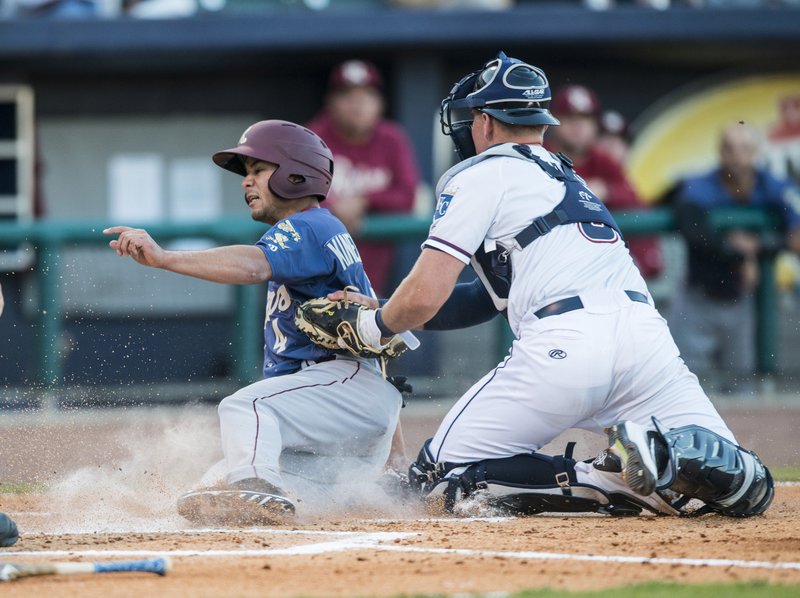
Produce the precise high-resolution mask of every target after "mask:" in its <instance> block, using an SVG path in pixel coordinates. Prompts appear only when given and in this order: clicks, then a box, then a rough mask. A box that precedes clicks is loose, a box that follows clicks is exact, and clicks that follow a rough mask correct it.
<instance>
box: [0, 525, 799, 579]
mask: <svg viewBox="0 0 800 598" xmlns="http://www.w3.org/2000/svg"><path fill="white" fill-rule="evenodd" d="M261 531H262V532H263V531H264V530H261ZM298 531H299V530H298ZM239 533H241V530H239ZM301 533H302V532H301ZM411 536H419V534H417V533H412V532H375V533H359V532H356V533H352V532H351V534H349V535H348V536H347V537H345V538H342V539H339V540H332V541H329V542H315V543H311V544H301V545H299V546H290V547H285V548H272V549H227V550H167V551H163V550H48V551H33V550H30V551H3V552H2V553H0V556H2V557H3V559H4V560H5V559H8V558H15V557H39V558H41V557H48V558H63V557H101V558H109V557H140V558H142V557H147V556H172V557H209V558H210V557H228V558H240V557H268V556H300V555H312V554H326V553H334V552H345V551H357V550H370V551H376V552H407V553H416V554H438V555H456V556H467V557H469V556H475V557H499V558H507V559H525V560H542V561H578V562H597V563H624V564H640V565H643V564H648V565H673V566H674V565H680V566H686V567H734V568H741V569H773V570H775V569H778V570H792V571H800V563H796V562H769V561H746V560H741V559H693V558H661V557H643V556H626V555H596V554H567V553H556V552H534V551H517V552H510V551H502V550H476V549H465V548H431V547H424V546H402V545H398V544H394V543H393V544H386V542H394V541H396V540H403V539H406V538H409V537H411Z"/></svg>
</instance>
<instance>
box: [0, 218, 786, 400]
mask: <svg viewBox="0 0 800 598" xmlns="http://www.w3.org/2000/svg"><path fill="white" fill-rule="evenodd" d="M615 217H616V219H617V222H618V223H619V225H620V228H621V229H622V231H623V233H624V234H626V235H628V236H634V235H645V234H665V233H668V232H671V231H674V230H675V220H674V216H673V214H672V211H671V210H670V209H669V208H667V207H659V208H655V209H652V210H645V211H636V212H617V213H615ZM110 225H111V224H110V223H107V222H87V221H78V220H74V221H72V220H49V219H44V220H38V221H30V222H21V223H9V222H0V249H3V248H13V247H15V246H18V245H20V244H24V243H28V244H30V245H32V246H33V247H34V248H35V255H36V260H35V266H34V273H35V275H36V276H37V278H38V285H39V305H38V307H37V310H36V313H37V320H38V321H37V328H38V338H37V346H36V357H35V359H36V362H37V365H36V368H35V371H36V375H35V381H36V382H37V383H38V384H39V385H41V386H42V387H44V388H48V387H59V386H61V385H62V384H63V383H64V380H63V376H62V367H63V364H62V360H61V359H60V356H59V344H58V338H59V335H60V333H61V329H62V325H63V322H64V319H65V317H66V315H65V313H64V310H63V304H64V296H63V293H65V292H66V289H65V288H63V287H62V285H61V284H60V283H59V281H60V280H62V278H63V276H62V270H63V264H62V263H61V256H62V255H63V253H64V249H65V248H70V247H75V246H85V245H98V246H99V245H104V244H107V243H108V240H109V239H108V237H106V236H104V235H103V234H102V231H103V229H104V228H107V227H108V226H110ZM712 225H713V226H716V227H719V228H721V229H724V228H731V227H744V228H748V229H751V230H754V231H774V230H775V226H776V220H775V217H774V215H773V214H771V213H769V212H767V211H764V210H758V209H749V208H737V209H726V210H719V211H717V212H715V213H714V216H713V220H712ZM429 226H430V219H429V218H425V217H419V216H410V215H392V216H372V217H370V218H368V219H367V221H366V223H365V226H364V229H363V232H362V234H363V237H365V238H374V239H381V240H397V241H399V240H408V239H422V238H424V236H425V235H426V234H427V231H428V228H429ZM146 228H147V230H148V231H149V232H150V233H151V234H152V235H153V237H155V238H156V239H158V240H159V241H168V240H176V239H183V238H196V237H203V238H208V239H212V240H214V241H215V242H217V243H219V244H226V243H246V242H248V240H252V241H253V242H255V241H256V240H257V239H258V238H259V237H260V236H261V235H262V234H263V232H264V230H265V225H264V224H261V223H258V222H253V221H251V220H246V219H243V218H239V217H227V218H221V219H218V220H214V221H209V222H193V223H190V222H180V223H179V222H161V223H152V224H147V226H146ZM262 295H263V288H262V287H261V286H260V285H242V286H237V287H236V297H235V304H236V308H235V313H234V317H233V326H232V327H231V338H230V343H231V346H232V353H233V364H234V370H233V375H234V376H235V377H236V378H237V380H238V381H239V382H241V383H244V382H249V381H251V380H252V379H253V378H254V376H257V374H258V367H259V364H260V363H261V350H260V348H259V344H260V343H259V342H257V339H256V338H255V336H256V335H258V336H259V337H260V334H261V332H260V330H259V329H258V327H253V326H251V325H250V324H252V322H254V321H255V322H257V321H259V320H260V319H261V314H260V310H261V302H262ZM757 312H758V313H757V332H758V334H757V341H756V342H757V347H756V349H757V356H758V367H759V371H761V372H762V373H765V374H769V373H773V372H774V371H775V369H776V364H777V362H778V359H777V353H778V329H777V326H778V321H777V320H778V319H777V312H778V310H777V287H776V284H775V275H774V259H773V256H764V257H763V258H762V259H761V279H760V286H759V288H758V293H757ZM498 326H500V327H502V333H501V334H500V335H498V338H499V339H500V341H499V343H498V347H497V352H498V355H499V356H501V355H502V354H504V353H505V352H506V351H507V349H508V346H509V345H510V343H511V340H512V337H511V334H510V331H509V329H508V326H507V324H506V323H505V321H504V320H503V319H502V318H498ZM250 334H252V335H253V337H254V338H250ZM8 349H10V348H8Z"/></svg>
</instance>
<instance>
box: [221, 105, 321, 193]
mask: <svg viewBox="0 0 800 598" xmlns="http://www.w3.org/2000/svg"><path fill="white" fill-rule="evenodd" d="M244 158H255V159H256V160H263V161H265V162H270V163H272V164H275V165H276V166H277V169H276V170H275V172H274V173H273V174H272V177H271V178H270V179H269V190H270V191H272V193H274V194H275V195H277V196H278V197H280V198H281V199H300V198H301V197H307V196H309V195H316V196H317V197H318V198H319V200H320V201H322V200H323V199H325V197H326V196H327V195H328V191H329V190H330V188H331V179H332V178H333V154H331V150H329V149H328V146H327V145H325V142H324V141H322V139H320V137H319V136H318V135H317V134H316V133H313V132H312V131H309V130H308V129H306V128H305V127H301V126H300V125H296V124H295V123H291V122H288V121H285V120H262V121H261V122H257V123H256V124H254V125H250V126H249V127H248V128H247V130H246V131H245V132H244V133H242V137H241V139H239V145H237V146H236V147H234V148H231V149H227V150H223V151H221V152H217V153H215V154H214V156H213V160H214V163H215V164H217V165H218V166H221V167H222V168H224V169H225V170H230V171H231V172H235V173H236V174H240V175H242V176H246V174H247V172H246V171H245V167H244Z"/></svg>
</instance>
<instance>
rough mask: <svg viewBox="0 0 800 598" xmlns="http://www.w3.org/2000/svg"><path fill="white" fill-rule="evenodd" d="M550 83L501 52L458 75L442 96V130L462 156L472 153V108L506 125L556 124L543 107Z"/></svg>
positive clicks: (546, 105) (548, 97)
mask: <svg viewBox="0 0 800 598" xmlns="http://www.w3.org/2000/svg"><path fill="white" fill-rule="evenodd" d="M549 103H550V84H549V83H548V81H547V76H546V75H545V74H544V71H542V70H541V69H539V68H537V67H535V66H532V65H530V64H526V63H524V62H522V61H521V60H517V59H516V58H509V57H508V56H506V55H505V53H503V52H498V54H497V57H496V58H495V59H493V60H490V61H489V62H487V63H486V64H484V65H483V66H482V67H481V68H480V69H478V70H477V71H474V72H472V73H470V74H469V75H467V76H466V77H464V78H463V79H461V80H460V81H459V82H458V83H456V84H455V85H454V86H453V89H451V90H450V94H449V95H448V96H447V97H446V98H445V99H444V100H442V105H441V107H440V108H439V122H440V123H441V126H442V133H444V134H445V135H449V136H450V137H452V139H453V143H454V144H455V146H456V151H457V152H458V155H459V157H460V158H461V159H462V160H465V159H466V158H469V157H471V156H474V155H475V145H474V143H473V142H472V134H471V129H472V110H480V111H481V112H485V113H486V114H488V115H489V116H492V117H494V118H496V119H497V120H499V121H502V122H504V123H508V124H510V125H557V124H560V123H559V122H558V119H556V118H555V117H554V116H553V115H552V114H550V111H549V110H548V109H547V107H548V105H549Z"/></svg>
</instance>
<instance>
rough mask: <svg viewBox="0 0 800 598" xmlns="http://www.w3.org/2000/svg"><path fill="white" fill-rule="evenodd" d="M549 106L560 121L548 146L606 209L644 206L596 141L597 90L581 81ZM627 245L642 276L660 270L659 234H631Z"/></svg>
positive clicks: (549, 134) (550, 132) (559, 93)
mask: <svg viewBox="0 0 800 598" xmlns="http://www.w3.org/2000/svg"><path fill="white" fill-rule="evenodd" d="M550 110H551V112H552V113H553V114H554V115H555V117H556V118H558V119H559V120H560V121H561V125H560V126H558V127H551V128H550V129H548V131H547V137H546V138H545V146H546V147H547V149H549V150H550V151H553V152H564V153H565V154H566V155H567V156H569V157H570V158H571V159H572V161H573V163H574V166H575V171H576V172H577V173H578V174H579V175H580V176H582V177H583V178H584V179H585V180H586V183H587V184H588V185H589V187H590V188H591V190H592V191H593V192H594V193H595V195H597V197H599V198H600V199H601V200H602V201H603V202H604V203H605V204H606V205H607V206H608V208H609V209H611V210H626V209H631V208H633V209H637V208H642V207H644V206H643V204H642V203H641V202H640V201H639V198H638V197H637V195H636V191H635V190H634V189H633V186H632V185H631V184H630V182H629V181H628V178H627V177H626V176H625V172H624V170H623V167H622V164H620V163H619V162H618V161H617V160H615V159H614V158H613V157H612V156H611V155H610V154H608V153H607V151H606V150H605V149H604V148H602V147H601V146H600V144H599V142H598V138H599V134H600V114H601V107H600V101H599V100H598V98H597V94H595V92H594V91H593V90H591V89H589V88H588V87H585V86H583V85H568V86H566V87H562V88H561V89H559V90H558V91H556V93H555V94H554V96H553V101H552V103H551V105H550ZM628 246H629V248H630V251H631V255H633V259H634V261H635V262H636V264H637V266H639V270H640V271H641V273H642V276H644V277H645V278H648V279H649V278H655V277H656V276H658V275H659V274H661V271H662V270H663V260H662V256H661V244H660V242H659V239H658V237H632V238H630V239H628Z"/></svg>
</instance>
